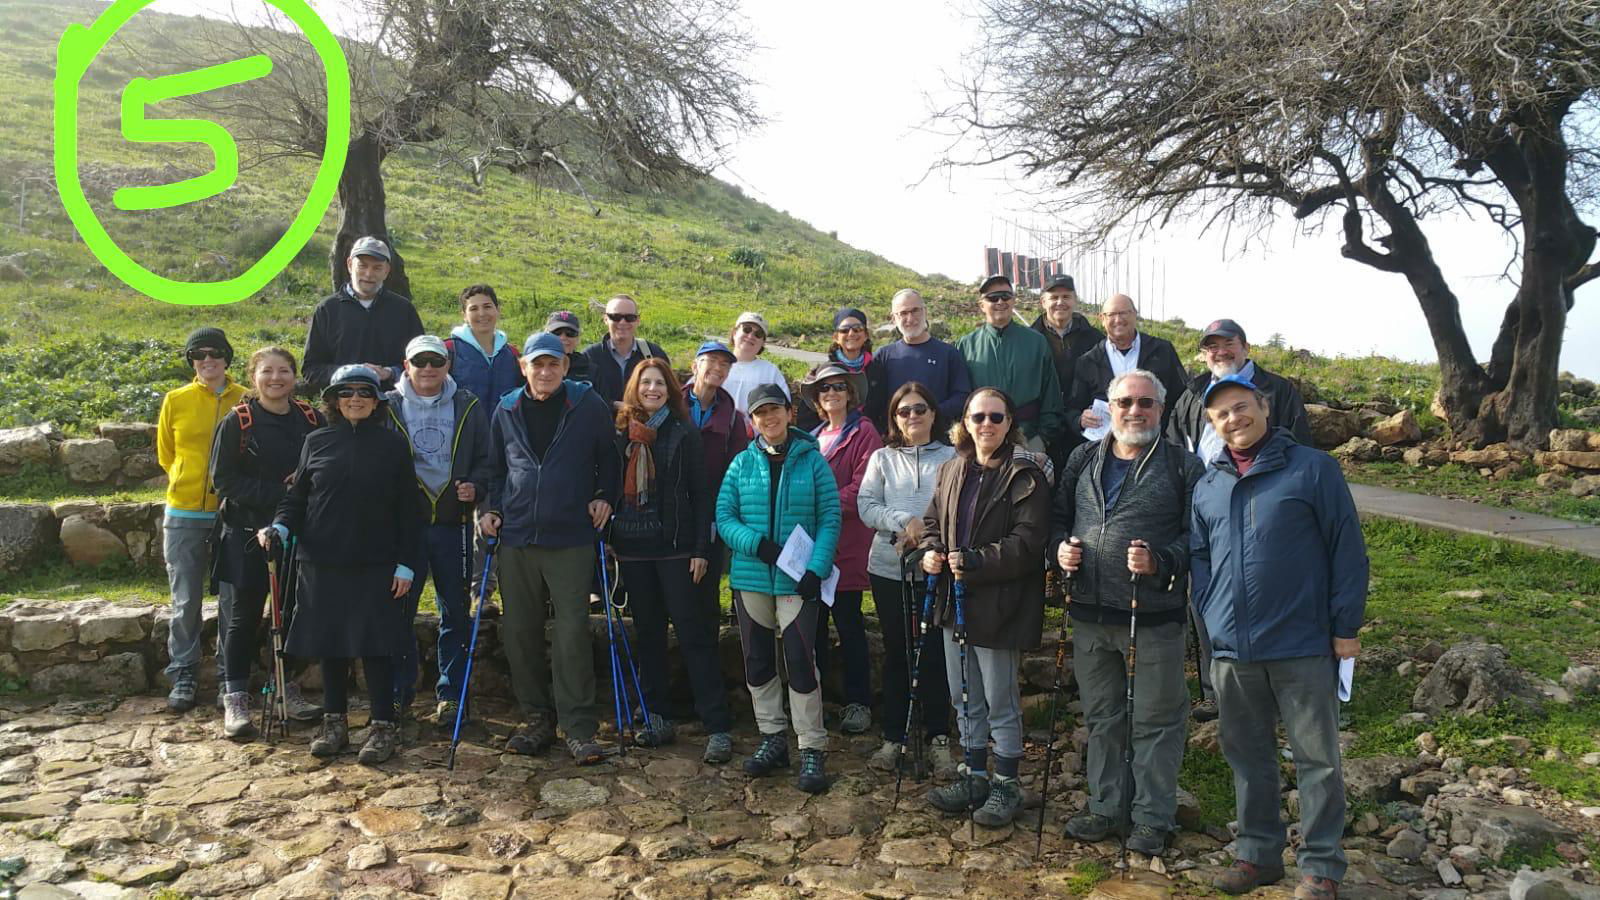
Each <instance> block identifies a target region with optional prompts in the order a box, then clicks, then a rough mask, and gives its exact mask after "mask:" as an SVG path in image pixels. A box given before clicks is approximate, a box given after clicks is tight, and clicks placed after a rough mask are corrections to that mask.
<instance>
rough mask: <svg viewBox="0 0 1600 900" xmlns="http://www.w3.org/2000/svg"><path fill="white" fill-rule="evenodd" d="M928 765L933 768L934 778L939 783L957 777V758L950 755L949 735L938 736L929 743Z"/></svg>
mask: <svg viewBox="0 0 1600 900" xmlns="http://www.w3.org/2000/svg"><path fill="white" fill-rule="evenodd" d="M928 765H929V766H931V767H932V768H933V777H934V778H936V779H938V780H939V781H949V780H950V779H952V778H955V777H956V758H955V756H953V755H952V754H951V753H950V736H949V735H948V734H941V735H936V736H934V737H933V738H932V739H930V740H929V741H928Z"/></svg>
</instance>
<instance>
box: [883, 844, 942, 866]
mask: <svg viewBox="0 0 1600 900" xmlns="http://www.w3.org/2000/svg"><path fill="white" fill-rule="evenodd" d="M951 854H952V850H951V848H950V842H949V841H947V840H945V839H944V838H942V837H924V838H906V839H902V840H897V841H884V842H883V846H882V847H880V848H878V861H879V862H885V863H888V864H889V865H891V866H944V865H949V864H950V857H951Z"/></svg>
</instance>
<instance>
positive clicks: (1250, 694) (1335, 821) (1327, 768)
mask: <svg viewBox="0 0 1600 900" xmlns="http://www.w3.org/2000/svg"><path fill="white" fill-rule="evenodd" d="M1211 680H1212V683H1213V684H1215V685H1216V686H1217V710H1218V713H1219V714H1220V720H1219V722H1218V725H1219V726H1220V727H1219V729H1218V731H1217V736H1218V738H1219V740H1220V742H1221V744H1222V755H1223V756H1224V757H1225V758H1226V759H1227V760H1228V765H1229V766H1230V767H1231V768H1232V769H1233V791H1234V794H1235V796H1236V798H1237V804H1238V815H1239V842H1238V854H1237V855H1238V858H1239V859H1243V860H1246V861H1247V862H1253V863H1257V864H1260V865H1274V866H1276V865H1278V864H1279V860H1280V859H1281V858H1282V856H1283V848H1284V845H1285V843H1286V841H1287V838H1288V835H1287V833H1286V829H1285V826H1284V822H1283V816H1282V815H1281V813H1280V809H1281V803H1282V799H1283V798H1282V796H1281V792H1282V786H1281V785H1280V784H1279V779H1278V739H1277V724H1278V720H1279V719H1282V720H1283V730H1284V732H1285V733H1286V734H1287V735H1288V737H1289V748H1290V749H1291V750H1292V751H1294V768H1295V781H1296V784H1297V786H1298V787H1299V789H1300V832H1301V834H1302V835H1304V845H1303V846H1302V847H1301V848H1300V851H1299V854H1298V856H1297V859H1298V863H1299V866H1300V872H1301V874H1303V875H1315V876H1317V877H1318V878H1331V879H1333V880H1334V881H1339V880H1341V879H1343V878H1344V869H1345V857H1344V849H1343V848H1342V847H1340V846H1339V838H1340V837H1341V836H1342V835H1343V834H1344V813H1345V798H1344V770H1343V769H1342V768H1341V767H1340V763H1339V700H1338V696H1337V694H1336V693H1335V692H1336V690H1337V688H1338V663H1337V661H1336V660H1335V659H1334V658H1333V657H1332V656H1331V655H1329V656H1304V657H1299V658H1296V659H1274V660H1269V661H1267V662H1251V663H1241V662H1237V661H1235V660H1232V659H1216V660H1213V661H1212V663H1211Z"/></svg>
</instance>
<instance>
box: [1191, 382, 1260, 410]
mask: <svg viewBox="0 0 1600 900" xmlns="http://www.w3.org/2000/svg"><path fill="white" fill-rule="evenodd" d="M1228 385H1237V386H1238V387H1242V388H1245V389H1246V390H1248V391H1250V392H1251V393H1254V394H1259V393H1261V388H1258V387H1256V385H1255V382H1253V381H1251V380H1250V379H1248V378H1246V377H1244V376H1243V375H1224V376H1222V377H1221V378H1218V379H1217V380H1216V381H1213V382H1211V386H1210V387H1208V388H1206V393H1205V396H1204V397H1202V398H1201V399H1200V405H1201V406H1210V405H1211V395H1212V394H1215V393H1216V392H1217V391H1220V390H1222V389H1223V388H1225V387H1227V386H1228Z"/></svg>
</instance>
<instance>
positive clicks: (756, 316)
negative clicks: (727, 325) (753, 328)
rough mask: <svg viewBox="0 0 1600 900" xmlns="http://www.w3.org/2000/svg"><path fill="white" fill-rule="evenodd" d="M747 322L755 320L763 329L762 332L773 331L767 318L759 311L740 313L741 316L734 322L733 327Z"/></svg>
mask: <svg viewBox="0 0 1600 900" xmlns="http://www.w3.org/2000/svg"><path fill="white" fill-rule="evenodd" d="M746 322H754V323H755V324H756V325H757V326H758V327H759V328H760V329H761V333H762V334H768V333H770V332H771V331H772V329H770V328H768V327H767V320H766V318H765V317H764V316H762V315H761V313H758V312H742V313H740V314H739V318H738V319H737V320H736V321H735V322H734V323H733V327H735V328H738V327H739V326H740V325H743V324H744V323H746Z"/></svg>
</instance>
